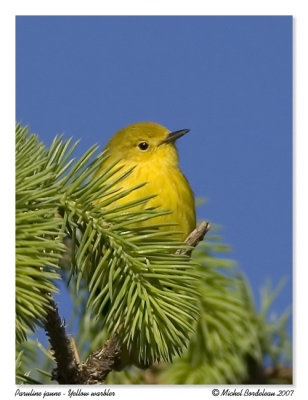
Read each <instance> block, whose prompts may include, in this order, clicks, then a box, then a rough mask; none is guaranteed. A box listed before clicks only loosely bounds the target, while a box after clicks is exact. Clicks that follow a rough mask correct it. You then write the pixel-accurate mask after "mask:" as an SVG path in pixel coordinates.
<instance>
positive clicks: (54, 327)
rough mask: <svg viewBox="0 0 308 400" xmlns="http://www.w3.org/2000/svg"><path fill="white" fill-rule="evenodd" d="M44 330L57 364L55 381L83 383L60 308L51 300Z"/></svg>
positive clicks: (54, 372)
mask: <svg viewBox="0 0 308 400" xmlns="http://www.w3.org/2000/svg"><path fill="white" fill-rule="evenodd" d="M44 328H45V331H46V333H47V336H48V337H49V342H50V346H51V350H52V351H53V355H54V358H55V360H56V363H57V368H56V369H55V370H54V371H53V379H54V380H57V381H58V382H59V383H62V384H68V383H70V384H77V383H81V381H83V380H84V379H83V376H82V372H81V371H80V368H79V365H78V362H77V360H76V359H75V356H74V352H73V349H72V347H71V341H70V339H69V337H68V336H67V335H66V332H65V326H64V323H63V322H62V321H61V318H60V316H59V312H58V308H57V306H56V305H55V303H54V301H53V300H50V308H49V309H48V311H47V315H46V320H45V323H44Z"/></svg>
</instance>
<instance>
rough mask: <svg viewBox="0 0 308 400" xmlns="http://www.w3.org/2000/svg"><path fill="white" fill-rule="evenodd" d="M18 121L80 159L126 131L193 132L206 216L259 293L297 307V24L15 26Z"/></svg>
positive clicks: (203, 20) (160, 21)
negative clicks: (269, 285)
mask: <svg viewBox="0 0 308 400" xmlns="http://www.w3.org/2000/svg"><path fill="white" fill-rule="evenodd" d="M16 119H17V120H18V121H21V122H22V123H23V124H28V125H29V127H30V129H31V131H32V132H36V133H38V134H39V136H40V138H41V140H42V141H44V142H45V143H46V144H49V143H50V142H51V140H52V138H53V137H54V135H56V134H59V133H64V134H65V135H66V136H73V137H74V138H76V139H79V138H81V139H82V141H81V144H80V146H79V149H80V150H79V154H81V152H83V151H84V150H86V149H87V148H88V147H89V146H90V145H92V144H93V143H99V144H101V145H102V146H104V144H105V143H106V142H107V140H108V138H109V137H110V136H111V135H112V134H113V133H115V132H116V131H117V130H118V129H120V128H122V127H123V126H125V125H128V124H130V123H133V122H137V121H155V122H158V123H160V124H162V125H165V126H166V127H167V128H169V129H170V130H178V129H182V128H190V129H191V132H190V133H189V134H188V135H186V136H185V137H183V138H182V139H180V140H179V141H178V149H179V155H180V164H181V168H182V170H183V172H184V174H185V175H186V177H187V178H188V180H189V182H190V184H191V186H192V188H193V190H194V192H195V195H196V197H206V198H207V200H208V201H207V203H206V204H204V205H202V206H201V207H200V208H199V209H198V217H199V218H200V219H207V220H209V221H211V222H213V223H215V224H219V225H222V230H221V232H220V233H221V235H222V238H223V241H224V242H225V243H228V244H229V245H230V246H231V247H232V253H231V254H230V255H229V257H230V258H233V259H235V260H236V261H237V262H238V263H239V266H240V268H241V269H242V270H243V271H244V273H245V274H246V275H247V277H248V278H249V280H250V282H251V284H252V287H253V290H254V293H255V294H256V296H258V294H259V288H260V286H261V285H263V284H264V283H265V280H266V279H267V278H270V279H271V280H272V282H273V284H274V285H277V283H278V282H279V281H280V279H281V278H282V277H283V276H286V277H287V278H288V281H287V284H286V285H285V287H284V289H283V291H282V293H281V294H280V296H279V297H278V299H277V300H276V301H275V303H274V307H273V310H274V311H276V312H277V313H280V312H282V311H283V310H284V309H285V308H286V307H287V306H289V305H291V303H292V17H287V16H280V17H257V16H252V17H201V16H198V17H187V16H186V17H17V24H16Z"/></svg>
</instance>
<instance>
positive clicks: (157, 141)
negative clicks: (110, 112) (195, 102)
mask: <svg viewBox="0 0 308 400" xmlns="http://www.w3.org/2000/svg"><path fill="white" fill-rule="evenodd" d="M187 132H189V129H182V130H178V131H173V132H170V131H169V130H168V129H167V128H165V127H163V126H162V125H159V124H156V123H154V122H138V123H135V124H131V125H128V126H127V127H125V128H123V129H121V130H119V131H118V132H117V133H116V134H115V135H114V136H113V137H112V138H111V139H110V140H109V142H108V143H107V145H106V149H108V151H109V153H110V155H111V157H112V158H113V159H119V160H123V161H131V162H133V163H136V164H139V163H144V162H149V161H152V160H154V159H155V161H156V162H161V163H168V164H175V165H177V164H178V157H177V151H176V147H175V145H174V144H175V141H176V140H177V139H178V138H179V137H181V136H183V135H184V134H185V133H187Z"/></svg>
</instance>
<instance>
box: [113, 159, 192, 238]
mask: <svg viewBox="0 0 308 400" xmlns="http://www.w3.org/2000/svg"><path fill="white" fill-rule="evenodd" d="M131 166H133V165H128V164H127V163H126V164H125V167H126V168H127V169H128V168H130V167H131ZM140 183H146V184H145V186H143V187H141V188H139V189H137V190H135V191H133V192H132V193H130V194H129V195H128V196H126V197H123V198H121V199H120V200H119V201H118V202H119V203H124V202H128V201H133V200H136V199H139V198H141V197H145V196H148V195H156V196H155V197H154V198H151V199H150V200H148V201H147V203H146V204H142V205H140V206H138V208H148V207H156V208H158V209H159V210H169V211H170V214H168V215H163V216H160V217H155V218H153V219H152V220H149V221H147V222H146V224H147V225H149V224H154V223H155V224H156V223H175V224H177V225H176V226H165V227H163V228H161V229H163V230H170V231H172V230H173V231H174V230H177V231H181V232H182V234H181V235H180V237H181V239H182V240H184V239H185V238H186V237H187V236H188V234H189V233H190V232H191V231H192V230H193V229H194V228H195V224H196V221H195V204H194V196H193V192H192V190H191V188H190V186H189V184H188V182H187V180H186V178H185V177H184V175H183V174H182V172H181V170H180V169H179V168H178V167H168V166H167V165H161V164H160V165H155V164H154V165H153V163H142V164H139V165H136V166H135V168H134V170H133V171H132V173H131V174H130V175H129V176H128V177H127V178H125V180H123V181H121V182H119V183H118V184H117V186H118V187H122V188H123V189H127V188H130V187H133V186H135V185H137V184H140Z"/></svg>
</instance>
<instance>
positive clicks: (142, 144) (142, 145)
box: [138, 142, 149, 151]
mask: <svg viewBox="0 0 308 400" xmlns="http://www.w3.org/2000/svg"><path fill="white" fill-rule="evenodd" d="M138 147H139V149H140V150H143V151H144V150H146V149H147V148H148V147H149V145H148V144H147V142H140V143H139V144H138Z"/></svg>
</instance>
